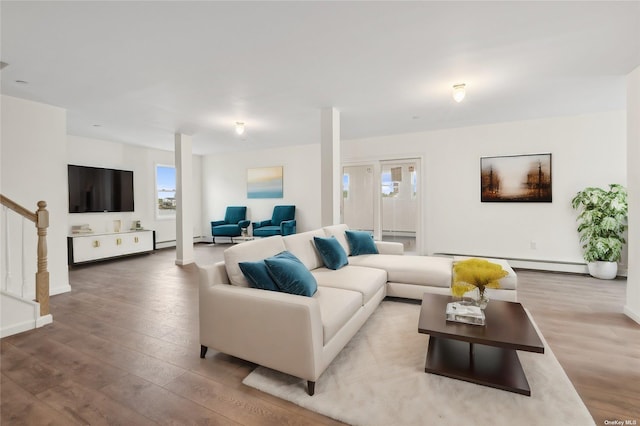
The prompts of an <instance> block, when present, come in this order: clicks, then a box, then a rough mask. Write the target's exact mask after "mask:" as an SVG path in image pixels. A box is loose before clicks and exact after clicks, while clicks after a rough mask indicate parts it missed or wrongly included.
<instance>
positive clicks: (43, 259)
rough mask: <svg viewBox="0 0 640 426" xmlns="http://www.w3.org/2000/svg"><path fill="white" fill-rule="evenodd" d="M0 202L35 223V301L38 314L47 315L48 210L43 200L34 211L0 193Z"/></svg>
mask: <svg viewBox="0 0 640 426" xmlns="http://www.w3.org/2000/svg"><path fill="white" fill-rule="evenodd" d="M0 203H1V204H2V205H3V206H5V207H7V208H9V209H11V210H13V211H14V212H16V213H18V214H19V215H21V216H22V217H24V218H25V219H28V220H30V221H31V222H33V223H35V225H36V229H37V232H38V249H37V256H38V269H37V272H36V302H38V303H39V304H40V316H45V315H49V271H48V270H47V228H48V227H49V211H48V210H47V208H46V207H47V203H46V202H45V201H38V210H36V211H35V212H32V211H29V210H28V209H26V208H24V207H22V206H21V205H20V204H18V203H16V202H15V201H13V200H11V199H9V198H7V197H5V196H4V195H2V194H0ZM5 237H7V236H5ZM7 240H8V238H7Z"/></svg>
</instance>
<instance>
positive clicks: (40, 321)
mask: <svg viewBox="0 0 640 426" xmlns="http://www.w3.org/2000/svg"><path fill="white" fill-rule="evenodd" d="M51 323H53V315H51V314H48V315H43V316H41V317H38V318H37V319H36V328H39V327H42V326H43V325H47V324H51Z"/></svg>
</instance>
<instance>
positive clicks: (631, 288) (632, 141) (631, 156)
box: [624, 67, 640, 324]
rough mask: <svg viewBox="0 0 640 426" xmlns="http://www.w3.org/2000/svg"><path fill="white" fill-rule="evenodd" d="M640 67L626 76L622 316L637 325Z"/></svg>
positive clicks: (639, 306)
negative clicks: (624, 292) (626, 202)
mask: <svg viewBox="0 0 640 426" xmlns="http://www.w3.org/2000/svg"><path fill="white" fill-rule="evenodd" d="M639 157H640V67H638V68H636V69H635V70H634V71H632V72H631V73H630V74H629V75H628V76H627V190H628V193H629V217H628V224H629V229H628V235H627V244H628V250H629V255H628V259H629V260H628V263H629V264H628V270H627V302H626V304H625V306H624V313H625V314H626V315H627V316H628V317H629V318H631V319H633V320H634V321H635V322H637V323H639V324H640V170H639V169H638V163H637V162H638V158H639Z"/></svg>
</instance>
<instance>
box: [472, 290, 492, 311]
mask: <svg viewBox="0 0 640 426" xmlns="http://www.w3.org/2000/svg"><path fill="white" fill-rule="evenodd" d="M476 296H477V297H476V300H475V304H476V306H478V307H479V308H480V309H483V310H484V309H485V308H486V307H487V304H488V303H489V297H487V294H486V292H485V289H484V288H478V291H477V295H476Z"/></svg>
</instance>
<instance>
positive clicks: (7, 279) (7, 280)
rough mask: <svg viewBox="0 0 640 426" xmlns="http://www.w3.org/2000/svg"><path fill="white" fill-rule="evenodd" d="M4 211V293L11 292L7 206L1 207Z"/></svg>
mask: <svg viewBox="0 0 640 426" xmlns="http://www.w3.org/2000/svg"><path fill="white" fill-rule="evenodd" d="M2 209H3V210H4V260H5V268H6V271H5V277H4V278H5V280H4V291H8V292H10V291H11V280H12V277H11V256H10V250H9V215H8V213H9V208H8V207H7V206H3V207H2Z"/></svg>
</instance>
